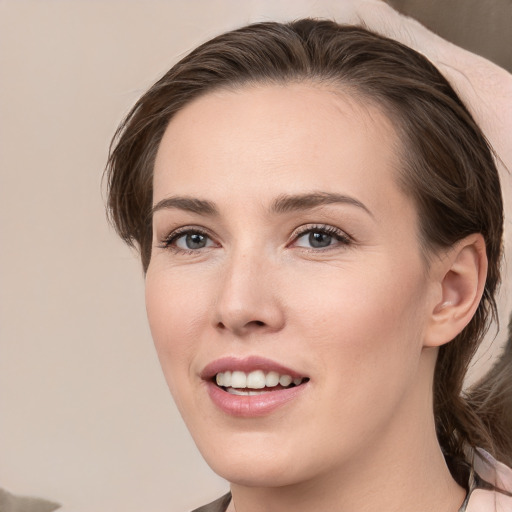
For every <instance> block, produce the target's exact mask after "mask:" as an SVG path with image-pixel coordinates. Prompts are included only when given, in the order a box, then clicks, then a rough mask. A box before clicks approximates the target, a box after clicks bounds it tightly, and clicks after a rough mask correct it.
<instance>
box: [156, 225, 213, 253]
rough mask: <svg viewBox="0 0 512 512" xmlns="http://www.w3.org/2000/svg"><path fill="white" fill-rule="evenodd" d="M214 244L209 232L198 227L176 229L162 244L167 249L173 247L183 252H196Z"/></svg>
mask: <svg viewBox="0 0 512 512" xmlns="http://www.w3.org/2000/svg"><path fill="white" fill-rule="evenodd" d="M213 246H215V243H214V241H213V240H212V239H211V238H210V237H209V236H208V234H207V233H205V232H204V231H201V230H198V229H186V230H179V231H174V232H173V233H171V234H170V235H169V236H168V237H167V238H166V239H165V240H163V243H162V245H161V247H163V248H165V249H168V248H173V249H175V250H177V251H183V252H195V251H198V250H200V249H205V248H208V247H213Z"/></svg>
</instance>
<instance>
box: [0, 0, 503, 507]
mask: <svg viewBox="0 0 512 512" xmlns="http://www.w3.org/2000/svg"><path fill="white" fill-rule="evenodd" d="M306 15H317V16H319V15H320V16H328V17H334V16H337V17H338V19H343V18H344V16H345V18H344V19H347V20H351V19H353V13H352V8H351V2H349V1H347V2H343V1H342V2H339V1H333V2H328V1H325V2H305V1H298V0H296V1H294V0H288V1H281V2H275V1H256V2H255V1H245V2H243V1H237V0H222V1H220V0H195V1H187V2H185V1H172V0H168V1H157V0H150V1H141V0H140V1H130V0H127V1H114V0H105V1H96V0H69V1H64V0H60V1H58V0H44V1H41V0H32V1H28V0H11V1H5V0H0V73H1V78H0V116H1V117H0V166H1V170H0V230H1V238H0V336H1V338H0V343H1V345H0V487H3V488H5V489H7V490H9V491H11V492H14V493H20V494H32V495H37V496H41V497H47V498H50V499H52V500H56V501H59V502H61V503H63V504H64V505H65V506H66V510H67V509H69V510H74V511H77V512H82V511H94V512H103V511H105V512H107V511H109V512H112V511H113V512H115V511H121V510H122V511H123V512H131V511H156V512H158V511H164V510H165V511H170V512H173V511H184V510H188V509H190V508H193V507H194V506H198V505H200V504H202V503H205V502H206V501H208V500H211V499H213V498H215V497H216V496H218V495H220V494H222V493H223V492H225V491H226V490H227V484H226V483H225V482H223V481H222V480H221V479H220V478H218V477H216V476H215V475H213V474H212V473H211V471H210V470H209V469H208V468H207V467H206V465H205V463H204V462H203V461H202V459H201V457H200V455H199V454H198V452H197V450H196V449H195V447H194V444H193V442H192V440H191V438H190V436H189V434H188V433H187V431H186V429H185V427H184V425H183V423H182V421H181V419H180V418H179V416H178V413H177V411H176V408H175V407H174V405H173V404H172V401H171V398H170V395H169V393H168V391H167V388H166V385H165V382H164V379H163V376H162V375H161V371H160V367H159V364H158V361H157V358H156V355H155V353H154V349H153V346H152V341H151V338H150V334H149V330H148V328H147V326H146V318H145V310H144V302H143V276H142V272H141V268H140V264H139V261H138V259H137V256H136V255H135V254H134V253H133V252H131V251H130V250H129V249H127V248H126V247H125V246H124V245H123V244H122V243H121V242H120V241H119V240H118V239H117V238H116V236H115V235H114V233H113V230H112V229H111V228H109V226H108V225H107V222H106V219H105V213H104V200H103V197H102V192H101V190H102V187H101V178H102V172H103V168H104V165H105V160H106V157H107V151H108V144H109V141H110V138H111V136H112V134H113V132H114V130H115V128H116V126H117V124H118V122H119V121H120V120H121V118H122V116H123V115H124V114H125V113H126V112H127V111H128V109H129V107H130V106H131V105H132V104H133V103H134V101H135V100H136V99H137V98H138V96H139V95H140V94H141V93H142V92H143V91H144V90H145V89H146V88H147V87H148V86H149V85H151V84H152V83H153V82H154V81H155V80H156V79H157V78H158V77H159V76H160V75H161V74H162V73H163V72H164V71H166V70H167V69H168V68H169V67H170V66H171V65H172V63H174V62H175V61H176V60H178V58H180V57H181V56H183V55H184V54H185V53H186V52H187V51H188V50H190V49H192V48H193V47H194V46H195V45H197V44H198V43H200V42H202V41H204V40H206V39H208V38H209V37H211V36H213V35H215V34H217V33H219V32H221V31H224V30H227V29H230V28H233V27H235V26H239V25H242V24H245V23H247V22H250V21H260V20H266V19H288V18H297V17H300V16H306ZM487 354H488V355H487V362H486V364H487V366H488V364H489V362H490V361H491V360H492V357H493V356H492V354H495V352H488V353H487Z"/></svg>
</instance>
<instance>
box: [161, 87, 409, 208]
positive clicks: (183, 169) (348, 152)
mask: <svg viewBox="0 0 512 512" xmlns="http://www.w3.org/2000/svg"><path fill="white" fill-rule="evenodd" d="M398 147H399V143H398V140H397V137H396V134H395V131H394V129H393V126H392V124H391V122H390V121H389V119H388V118H387V117H386V116H385V115H384V113H383V112H382V111H381V110H380V109H379V108H378V107H376V106H375V105H373V104H371V103H370V102H366V103H365V102H364V101H363V100H362V99H361V98H355V97H352V96H350V95H348V94H347V93H344V92H343V91H341V90H334V88H330V89H328V88H327V87H323V86H319V85H313V84H287V85H258V86H246V87H241V88H239V89H235V90H219V91H215V92H212V93H208V94H206V95H204V96H202V97H200V98H198V99H196V100H194V101H193V102H191V103H190V104H188V105H187V106H186V107H185V108H183V109H182V110H181V111H180V112H178V113H177V114H176V115H175V117H174V118H173V119H172V120H171V122H170V123H169V126H168V128H167V130H166V132H165V134H164V137H163V139H162V142H161V144H160V147H159V150H158V154H157V158H156V163H155V176H154V195H155V197H154V202H158V201H159V200H161V199H162V198H164V197H165V196H166V195H169V194H185V195H197V194H198V193H201V194H203V193H207V194H208V195H209V196H212V197H211V198H212V199H214V200H216V199H219V200H223V199H226V200H235V199H236V197H245V198H247V197H248V195H250V197H257V198H259V199H261V201H265V200H266V198H267V196H268V198H269V200H270V198H271V196H272V194H274V195H275V194H277V193H282V192H283V190H282V189H283V188H286V192H287V193H290V194H293V193H301V192H304V190H305V189H306V190H324V191H327V192H335V193H339V192H341V193H350V194H354V195H356V197H358V198H360V199H361V200H362V201H363V202H364V201H368V200H370V198H372V201H375V200H377V201H378V200H379V198H382V196H383V193H386V192H387V199H386V202H388V200H389V199H390V194H391V195H396V194H397V192H398V190H397V186H396V183H395V182H396V179H395V177H396V174H397V167H398V163H399V162H398V159H397V155H398V154H399V150H398ZM340 189H342V190H340ZM213 196H214V197H213Z"/></svg>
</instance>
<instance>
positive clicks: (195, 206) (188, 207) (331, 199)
mask: <svg viewBox="0 0 512 512" xmlns="http://www.w3.org/2000/svg"><path fill="white" fill-rule="evenodd" d="M329 204H347V205H350V206H356V207H357V208H360V209H362V210H364V211H365V212H366V213H368V214H369V215H370V216H371V217H373V213H372V212H371V211H370V210H369V209H368V208H367V207H366V206H365V205H364V204H363V203H362V202H361V201H359V200H357V199H355V198H354V197H351V196H347V195H344V194H335V193H330V192H314V193H305V194H296V195H288V194H283V195H281V196H279V197H277V198H276V199H275V201H274V202H273V203H272V206H271V207H270V212H271V213H277V214H282V213H288V212H293V211H305V210H312V209H314V208H318V207H320V206H325V205H329ZM170 208H177V209H179V210H184V211H187V212H191V213H196V214H198V215H204V216H210V217H214V216H217V215H219V210H218V209H217V207H216V206H215V204H214V203H212V202H211V201H207V200H205V199H197V198H193V197H180V196H175V197H167V198H165V199H162V200H161V201H159V202H158V203H157V204H156V205H155V206H153V208H152V210H151V213H152V214H154V213H155V212H157V211H159V210H163V209H170Z"/></svg>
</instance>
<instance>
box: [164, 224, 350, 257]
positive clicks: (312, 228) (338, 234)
mask: <svg viewBox="0 0 512 512" xmlns="http://www.w3.org/2000/svg"><path fill="white" fill-rule="evenodd" d="M308 233H322V234H325V235H328V236H331V237H333V238H334V239H335V240H336V241H337V242H339V243H340V244H341V245H345V246H347V245H350V244H352V243H353V239H352V237H351V236H350V235H348V234H347V233H345V232H344V231H342V230H341V229H338V228H335V227H334V226H329V225H325V224H314V225H311V224H310V225H307V226H302V227H301V228H300V229H299V230H298V231H296V232H294V233H292V236H291V238H292V243H291V244H289V245H293V243H296V242H297V240H299V239H300V238H302V237H303V236H304V235H307V234H308ZM185 235H202V236H204V237H207V238H208V239H210V240H212V237H211V236H210V235H209V234H208V232H207V231H205V230H204V229H201V228H196V227H184V228H179V229H177V230H175V231H173V232H171V233H170V234H169V235H167V236H166V237H165V238H164V239H163V240H162V241H161V243H160V244H159V246H158V247H159V248H161V249H170V250H172V251H174V252H176V253H180V254H197V253H198V252H199V249H182V248H181V247H177V246H176V245H175V243H176V241H177V240H179V239H180V238H181V237H183V236H185ZM298 247H300V248H301V249H304V250H309V251H313V252H318V251H322V250H323V251H325V250H328V249H329V248H330V247H331V246H330V245H329V246H327V247H324V248H314V247H309V248H308V247H302V246H298Z"/></svg>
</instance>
